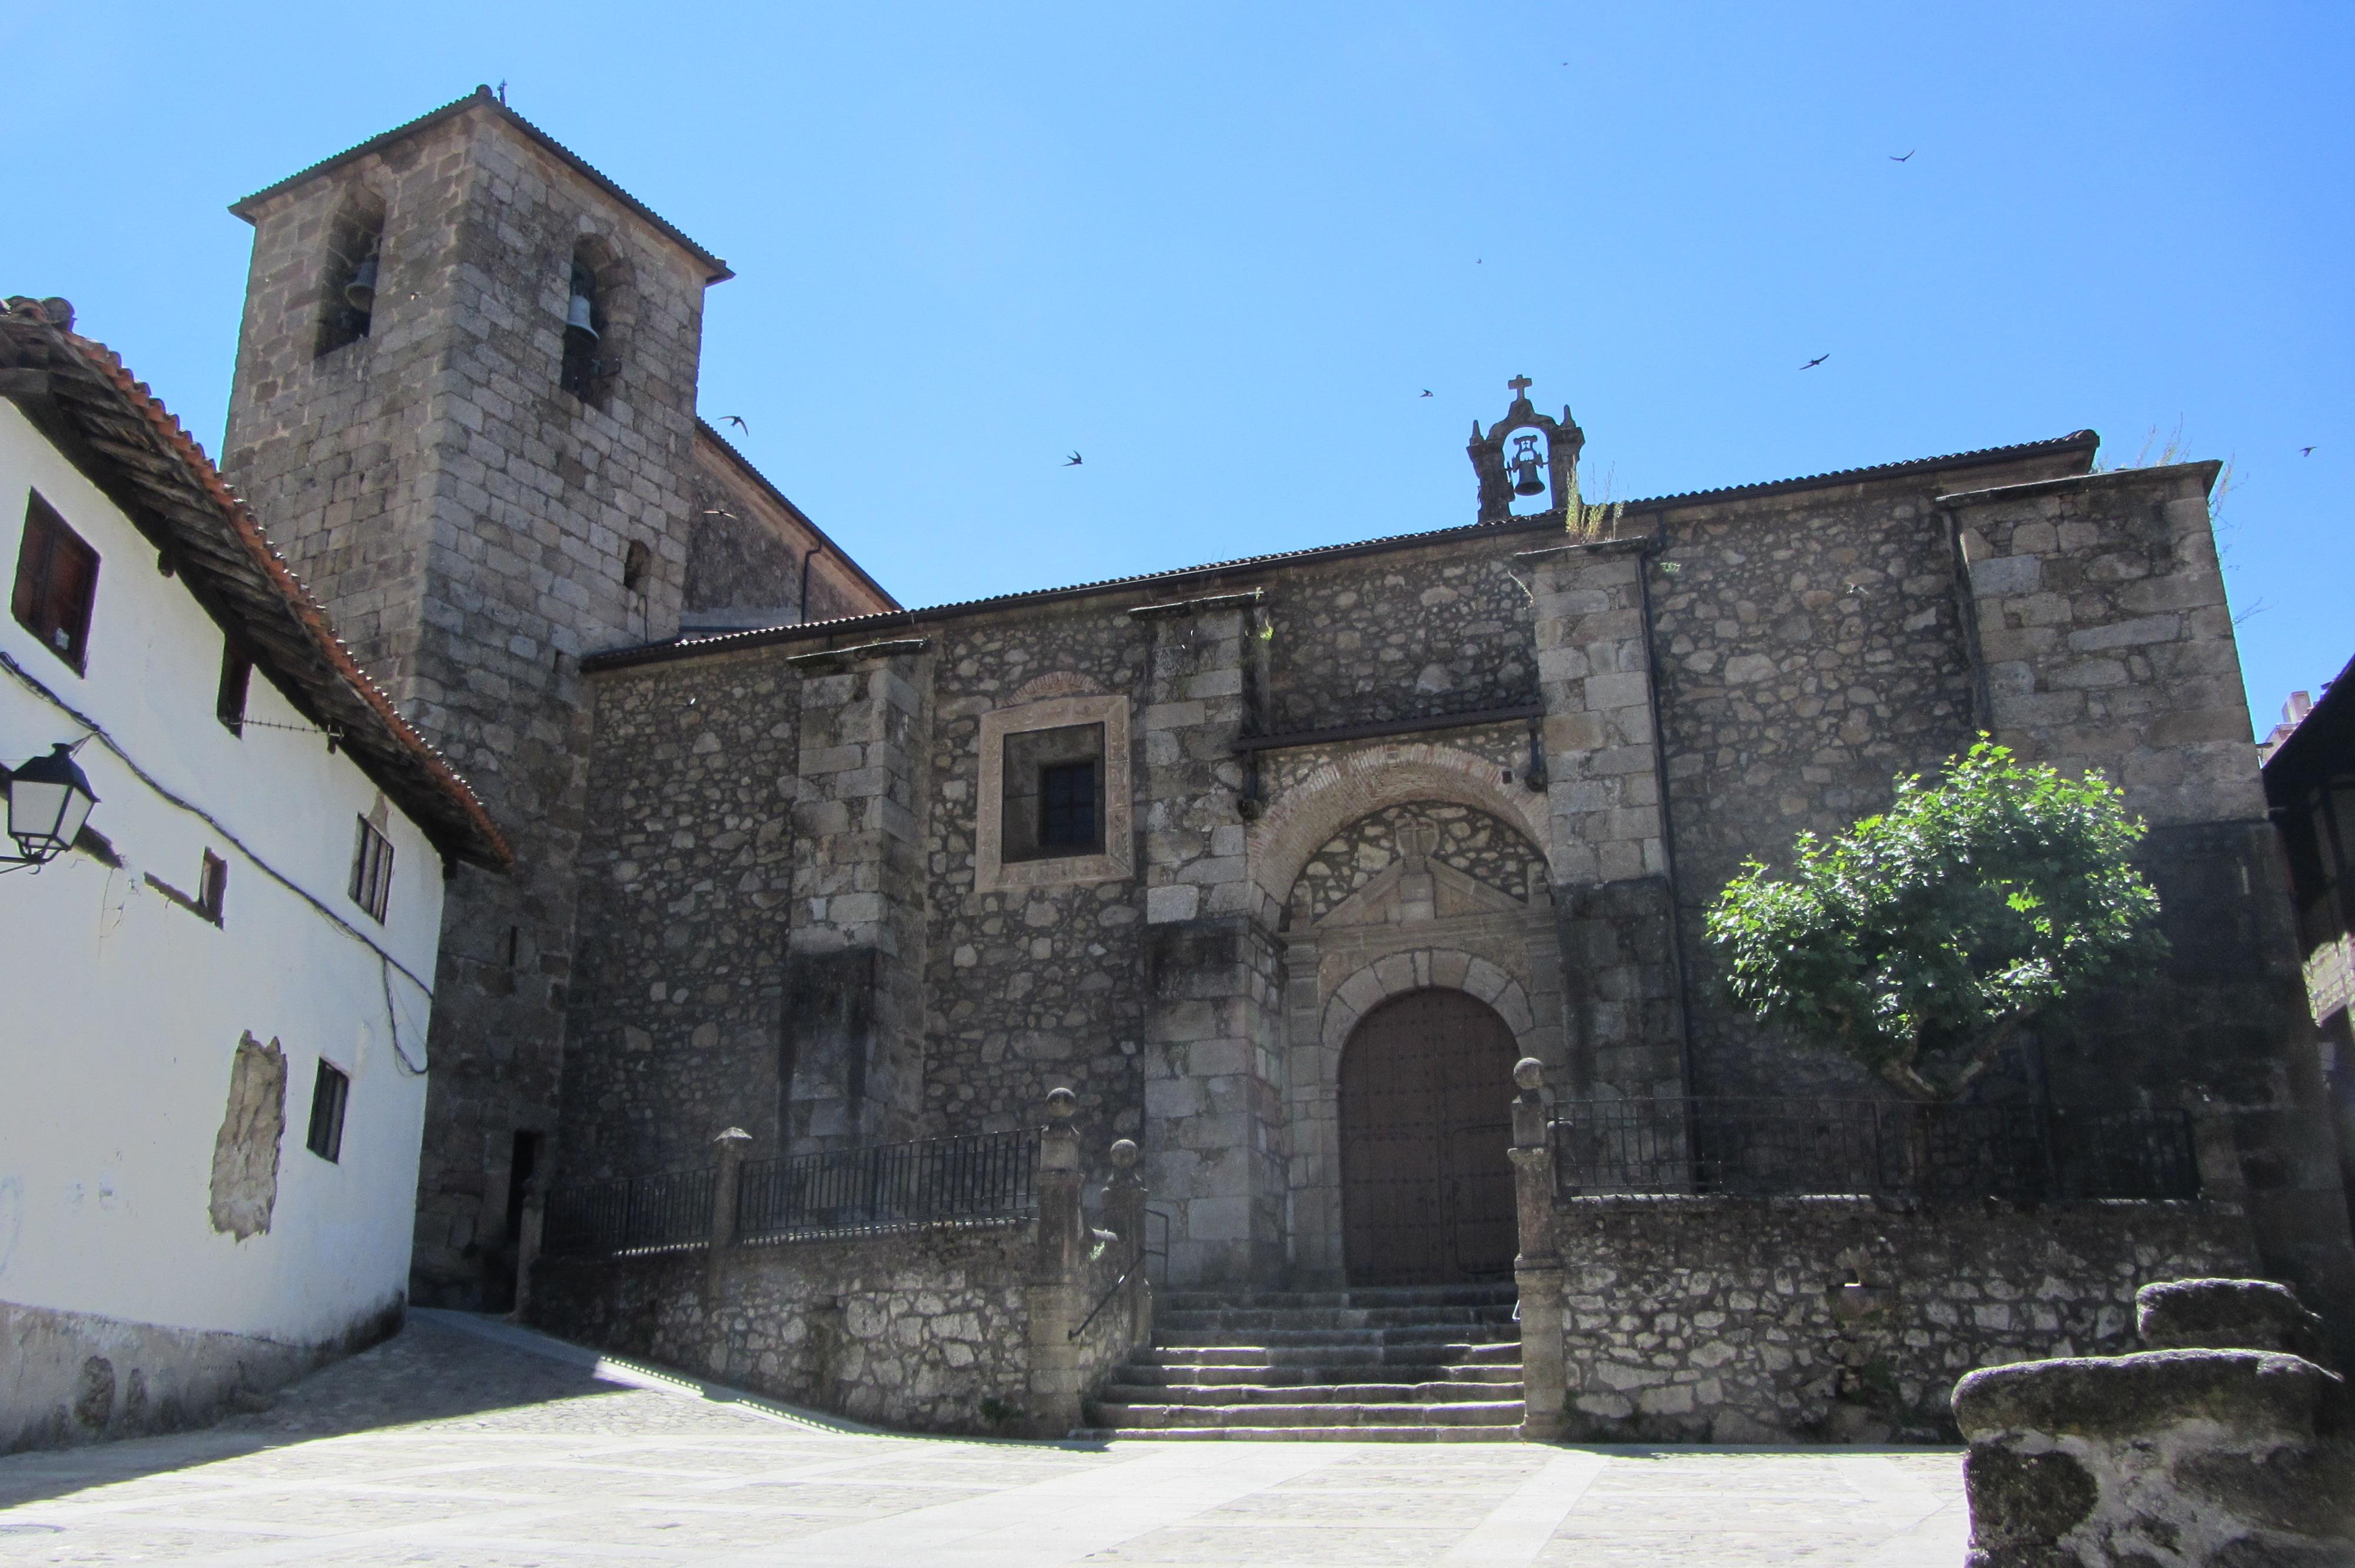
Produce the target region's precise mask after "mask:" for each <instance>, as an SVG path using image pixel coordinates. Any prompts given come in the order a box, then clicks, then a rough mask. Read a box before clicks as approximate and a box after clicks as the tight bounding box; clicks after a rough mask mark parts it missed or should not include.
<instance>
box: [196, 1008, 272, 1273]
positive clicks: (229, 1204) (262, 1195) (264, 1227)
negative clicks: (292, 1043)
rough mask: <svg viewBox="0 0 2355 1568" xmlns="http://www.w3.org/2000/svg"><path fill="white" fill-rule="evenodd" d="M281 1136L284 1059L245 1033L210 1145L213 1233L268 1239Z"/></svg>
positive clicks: (240, 1238) (268, 1045) (232, 1067)
mask: <svg viewBox="0 0 2355 1568" xmlns="http://www.w3.org/2000/svg"><path fill="white" fill-rule="evenodd" d="M285 1130H286V1054H285V1053H284V1052H282V1051H281V1050H280V1049H279V1048H278V1042H277V1041H275V1040H272V1042H271V1043H270V1044H267V1045H264V1044H261V1042H259V1041H257V1040H255V1039H254V1037H253V1036H252V1035H251V1034H250V1033H249V1034H247V1035H246V1036H245V1037H244V1038H243V1039H242V1040H240V1041H239V1042H238V1043H237V1057H236V1060H235V1061H234V1062H232V1063H231V1064H230V1066H229V1110H228V1112H227V1114H225V1115H224V1116H223V1117H222V1118H221V1127H220V1136H219V1137H218V1138H216V1139H214V1140H213V1200H212V1220H213V1229H215V1230H217V1231H226V1232H228V1233H229V1234H231V1235H233V1236H235V1237H236V1238H237V1239H238V1240H240V1241H243V1240H245V1239H246V1238H247V1237H249V1236H252V1235H258V1234H268V1233H269V1230H270V1211H271V1210H272V1208H273V1207H275V1206H276V1204H277V1202H278V1139H279V1135H280V1134H282V1133H283V1132H284V1131H285Z"/></svg>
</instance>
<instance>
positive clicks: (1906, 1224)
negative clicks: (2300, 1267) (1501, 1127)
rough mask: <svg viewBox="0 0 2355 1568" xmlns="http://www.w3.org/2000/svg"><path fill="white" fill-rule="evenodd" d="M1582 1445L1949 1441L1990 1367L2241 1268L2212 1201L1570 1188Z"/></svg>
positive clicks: (2244, 1240)
mask: <svg viewBox="0 0 2355 1568" xmlns="http://www.w3.org/2000/svg"><path fill="white" fill-rule="evenodd" d="M1555 1226H1556V1234H1557V1238H1558V1243H1559V1245H1560V1248H1561V1255H1562V1257H1563V1260H1564V1264H1565V1273H1564V1282H1563V1283H1564V1290H1565V1303H1564V1309H1563V1328H1562V1336H1563V1341H1564V1350H1565V1360H1566V1362H1567V1365H1568V1368H1569V1398H1568V1410H1567V1413H1566V1414H1567V1416H1568V1419H1569V1436H1571V1437H1572V1440H1585V1441H1618V1442H1626V1441H1636V1442H1700V1441H1706V1442H1713V1443H1784V1442H1792V1441H1801V1440H1806V1441H1828V1442H1849V1443H1856V1442H1866V1443H1875V1442H1891V1441H1895V1442H1909V1443H1940V1442H1953V1441H1955V1425H1954V1420H1953V1416H1952V1414H1951V1413H1950V1411H1949V1409H1948V1405H1947V1396H1948V1393H1949V1391H1950V1390H1952V1388H1953V1387H1954V1384H1955V1379H1957V1378H1958V1377H1960V1376H1961V1375H1962V1374H1963V1373H1965V1372H1969V1371H1971V1370H1973V1369H1975V1368H1977V1367H1983V1366H1997V1365H2001V1364H2004V1363H2007V1362H2010V1361H2030V1360H2033V1359H2036V1358H2039V1357H2045V1356H2068V1355H2098V1354H2105V1353H2113V1352H2115V1351H2121V1350H2126V1349H2131V1348H2132V1347H2133V1344H2134V1339H2135V1327H2134V1324H2135V1316H2134V1298H2135V1291H2136V1290H2137V1288H2139V1287H2142V1286H2144V1285H2147V1284H2150V1283H2151V1282H2153V1281H2155V1280H2161V1279H2171V1278H2175V1277H2179V1276H2183V1275H2186V1274H2218V1275H2234V1274H2245V1273H2247V1272H2249V1271H2250V1267H2251V1265H2252V1254H2251V1251H2250V1241H2249V1238H2248V1234H2247V1228H2246V1223H2245V1221H2244V1220H2243V1218H2242V1216H2241V1215H2240V1213H2238V1212H2237V1211H2235V1210H2232V1209H2231V1208H2229V1207H2223V1206H2218V1205H2213V1204H2204V1203H2123V1202H2109V1203H2086V1204H2065V1205H2051V1206H2047V1207H2043V1208H2033V1209H2014V1208H2010V1207H2008V1206H2002V1205H1998V1204H1993V1203H1988V1204H1973V1205H1962V1204H1955V1205H1939V1206H1927V1205H1901V1204H1898V1203H1895V1202H1875V1201H1873V1200H1871V1199H1866V1198H1779V1199H1742V1198H1628V1197H1603V1198H1567V1199H1562V1200H1561V1201H1559V1202H1558V1203H1557V1205H1556V1210H1555Z"/></svg>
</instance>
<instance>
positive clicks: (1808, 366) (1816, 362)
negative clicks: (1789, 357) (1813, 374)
mask: <svg viewBox="0 0 2355 1568" xmlns="http://www.w3.org/2000/svg"><path fill="white" fill-rule="evenodd" d="M1830 357H1831V355H1828V354H1819V355H1816V356H1815V358H1813V359H1811V360H1809V361H1807V363H1806V364H1805V365H1802V366H1799V368H1800V369H1802V370H1813V369H1814V368H1815V367H1816V366H1818V365H1821V364H1822V363H1823V362H1824V361H1825V360H1827V359H1829V358H1830Z"/></svg>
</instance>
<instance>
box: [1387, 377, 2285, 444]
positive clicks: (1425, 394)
mask: <svg viewBox="0 0 2355 1568" xmlns="http://www.w3.org/2000/svg"><path fill="white" fill-rule="evenodd" d="M1423 396H1424V397H1430V396H1431V394H1430V393H1428V392H1426V393H1424V394H1423ZM2297 455H2298V456H2300V457H2312V456H2313V455H2314V449H2313V448H2312V447H2300V448H2298V449H2297Z"/></svg>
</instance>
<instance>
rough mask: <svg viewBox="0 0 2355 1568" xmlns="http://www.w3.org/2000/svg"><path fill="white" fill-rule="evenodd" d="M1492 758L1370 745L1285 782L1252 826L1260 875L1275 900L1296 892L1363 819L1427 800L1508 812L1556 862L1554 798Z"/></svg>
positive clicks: (1418, 746) (1422, 746)
mask: <svg viewBox="0 0 2355 1568" xmlns="http://www.w3.org/2000/svg"><path fill="white" fill-rule="evenodd" d="M1498 771H1499V770H1498V768H1497V764H1496V763H1495V762H1493V761H1491V760H1490V759H1489V758H1485V757H1478V756H1475V755H1474V754H1473V753H1471V752H1468V751H1464V750H1460V749H1458V748H1457V747H1452V746H1443V745H1436V744H1433V743H1431V742H1427V741H1404V742H1397V743H1393V744H1389V745H1383V746H1375V747H1368V748H1366V749H1365V750H1363V751H1355V752H1351V753H1350V754H1349V755H1348V756H1347V757H1341V758H1335V759H1334V760H1332V761H1330V762H1327V763H1324V764H1322V765H1321V766H1319V767H1318V768H1316V769H1315V770H1314V771H1313V772H1311V773H1309V774H1308V775H1307V776H1306V777H1305V778H1303V779H1297V780H1295V781H1294V782H1292V783H1289V784H1287V785H1285V786H1284V792H1283V794H1282V795H1281V796H1279V797H1278V798H1277V800H1275V802H1274V804H1273V805H1272V806H1270V807H1269V809H1268V811H1267V814H1266V815H1265V816H1263V817H1262V818H1261V819H1260V820H1259V821H1257V822H1256V823H1254V824H1252V834H1251V839H1250V845H1251V861H1252V879H1253V880H1254V881H1256V882H1257V883H1258V884H1259V885H1260V888H1261V890H1262V891H1263V892H1264V893H1265V894H1266V895H1267V896H1268V898H1269V899H1270V900H1271V901H1272V903H1273V906H1275V907H1279V908H1280V907H1282V906H1283V905H1284V901H1285V900H1286V899H1288V898H1290V897H1291V896H1292V885H1293V883H1294V882H1295V881H1297V880H1298V879H1299V876H1300V873H1301V868H1302V867H1304V866H1305V865H1306V864H1307V863H1308V857H1309V856H1311V855H1313V854H1315V853H1316V852H1317V851H1318V850H1319V849H1321V848H1322V847H1324V844H1325V842H1326V841H1327V840H1328V839H1330V838H1331V837H1332V836H1333V835H1334V834H1336V833H1337V832H1340V831H1341V830H1342V829H1344V828H1346V827H1348V825H1349V824H1350V823H1351V822H1354V821H1357V820H1358V819H1359V818H1360V817H1363V816H1367V815H1369V814H1370V813H1372V812H1375V811H1380V810H1385V809H1387V808H1389V807H1391V806H1406V805H1412V804H1414V803H1415V802H1417V801H1422V800H1437V801H1444V802H1447V803H1448V804H1451V805H1457V806H1470V807H1473V808H1475V809H1476V810H1482V811H1486V812H1487V813H1488V814H1489V815H1490V816H1493V817H1501V818H1502V819H1504V820H1505V821H1508V822H1510V823H1512V824H1513V825H1514V826H1515V827H1517V828H1518V829H1520V830H1521V832H1523V833H1525V834H1527V835H1528V837H1529V842H1530V843H1532V844H1534V845H1536V846H1537V852H1538V856H1539V858H1540V859H1541V860H1548V861H1550V859H1551V855H1552V841H1551V838H1550V822H1549V821H1548V819H1547V814H1546V798H1545V797H1544V796H1543V795H1541V794H1540V793H1538V792H1537V791H1535V790H1532V789H1525V788H1523V787H1522V786H1521V785H1520V784H1519V783H1518V782H1515V783H1509V784H1508V783H1505V782H1503V781H1502V780H1500V779H1498V778H1497V773H1498Z"/></svg>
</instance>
